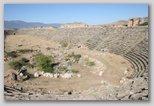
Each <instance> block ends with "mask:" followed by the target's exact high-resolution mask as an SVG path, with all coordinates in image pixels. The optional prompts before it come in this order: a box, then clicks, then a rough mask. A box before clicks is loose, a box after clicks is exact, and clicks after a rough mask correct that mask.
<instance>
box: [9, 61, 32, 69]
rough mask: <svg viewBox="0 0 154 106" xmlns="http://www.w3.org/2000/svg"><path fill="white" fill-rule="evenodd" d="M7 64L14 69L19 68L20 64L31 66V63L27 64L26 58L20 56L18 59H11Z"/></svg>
mask: <svg viewBox="0 0 154 106" xmlns="http://www.w3.org/2000/svg"><path fill="white" fill-rule="evenodd" d="M9 65H10V66H11V67H12V68H13V69H15V70H17V69H20V68H21V67H22V66H28V67H29V66H31V64H29V60H28V59H26V58H22V59H20V60H18V61H12V62H10V63H9Z"/></svg>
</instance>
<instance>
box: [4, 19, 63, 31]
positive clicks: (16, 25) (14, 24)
mask: <svg viewBox="0 0 154 106" xmlns="http://www.w3.org/2000/svg"><path fill="white" fill-rule="evenodd" d="M49 26H54V27H60V26H61V24H60V23H53V24H44V23H39V22H24V21H20V20H14V21H4V28H5V29H20V28H33V27H49Z"/></svg>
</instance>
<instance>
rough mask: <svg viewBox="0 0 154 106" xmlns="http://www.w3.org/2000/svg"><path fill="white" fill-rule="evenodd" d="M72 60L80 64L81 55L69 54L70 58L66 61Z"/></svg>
mask: <svg viewBox="0 0 154 106" xmlns="http://www.w3.org/2000/svg"><path fill="white" fill-rule="evenodd" d="M70 58H74V59H75V62H78V61H79V60H80V58H81V55H80V54H74V52H72V54H69V55H68V56H66V57H65V61H68V60H70Z"/></svg>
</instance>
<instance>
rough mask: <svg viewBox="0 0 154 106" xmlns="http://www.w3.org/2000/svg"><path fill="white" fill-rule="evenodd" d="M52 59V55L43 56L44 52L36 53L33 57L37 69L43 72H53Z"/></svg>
mask: <svg viewBox="0 0 154 106" xmlns="http://www.w3.org/2000/svg"><path fill="white" fill-rule="evenodd" d="M53 61H54V59H53V57H52V56H45V55H44V54H42V53H40V54H37V55H36V57H35V63H36V66H37V67H38V68H39V70H42V71H44V72H50V73H54V66H55V65H53V64H54V63H53Z"/></svg>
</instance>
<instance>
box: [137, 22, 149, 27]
mask: <svg viewBox="0 0 154 106" xmlns="http://www.w3.org/2000/svg"><path fill="white" fill-rule="evenodd" d="M147 25H148V22H144V23H142V24H139V26H147Z"/></svg>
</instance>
